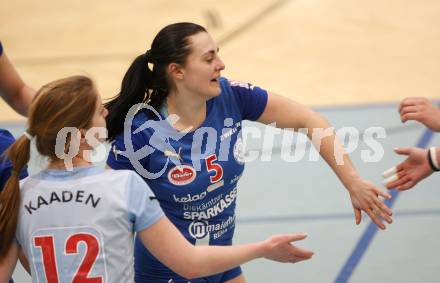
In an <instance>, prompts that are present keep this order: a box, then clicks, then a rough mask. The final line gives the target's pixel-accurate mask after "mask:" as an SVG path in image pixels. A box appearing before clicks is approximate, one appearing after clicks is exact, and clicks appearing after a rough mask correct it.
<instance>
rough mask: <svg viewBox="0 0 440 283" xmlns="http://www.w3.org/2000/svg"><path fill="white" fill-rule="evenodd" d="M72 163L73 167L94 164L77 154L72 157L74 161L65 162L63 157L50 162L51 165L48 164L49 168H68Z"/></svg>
mask: <svg viewBox="0 0 440 283" xmlns="http://www.w3.org/2000/svg"><path fill="white" fill-rule="evenodd" d="M70 164H71V165H72V167H73V168H75V167H83V166H90V165H92V163H91V162H89V161H87V160H85V159H83V158H82V157H80V156H75V157H73V158H72V163H70V162H65V161H64V160H62V159H57V160H52V161H50V162H49V165H47V169H62V170H68V169H69V168H68V167H69V165H70Z"/></svg>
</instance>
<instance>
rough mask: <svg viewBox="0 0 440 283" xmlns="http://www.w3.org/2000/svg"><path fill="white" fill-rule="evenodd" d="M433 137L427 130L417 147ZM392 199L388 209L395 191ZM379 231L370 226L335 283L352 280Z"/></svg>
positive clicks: (386, 202)
mask: <svg viewBox="0 0 440 283" xmlns="http://www.w3.org/2000/svg"><path fill="white" fill-rule="evenodd" d="M432 136H433V132H432V131H431V130H429V129H427V130H425V131H424V132H423V135H422V136H421V138H420V139H419V141H418V142H417V145H416V146H417V147H421V148H425V147H426V146H427V145H428V143H429V141H430V140H431V138H432ZM391 196H392V199H390V200H386V201H385V204H386V205H387V206H388V207H390V208H391V207H392V206H393V204H394V203H395V202H396V199H397V197H398V194H397V191H396V190H393V191H392V192H391ZM377 231H378V228H377V226H376V224H374V222H370V223H369V224H368V227H367V229H366V230H365V232H364V233H363V234H362V236H361V238H360V239H359V241H358V243H357V244H356V247H355V248H354V249H353V251H352V253H351V255H350V257H349V258H348V259H347V261H346V262H345V264H344V266H343V267H342V269H341V271H340V272H339V274H338V276H337V277H336V280H335V283H346V282H348V280H349V279H350V277H351V275H352V274H353V271H354V269H355V268H356V267H357V265H358V264H359V262H360V261H361V259H362V256H363V255H364V253H365V251H366V250H367V248H368V246H369V245H370V243H371V242H372V240H373V238H374V235H376V233H377Z"/></svg>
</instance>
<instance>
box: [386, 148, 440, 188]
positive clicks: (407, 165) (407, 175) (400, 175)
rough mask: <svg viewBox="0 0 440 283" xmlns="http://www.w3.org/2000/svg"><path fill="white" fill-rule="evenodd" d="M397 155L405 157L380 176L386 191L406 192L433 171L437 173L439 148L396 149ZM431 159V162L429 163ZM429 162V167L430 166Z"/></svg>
mask: <svg viewBox="0 0 440 283" xmlns="http://www.w3.org/2000/svg"><path fill="white" fill-rule="evenodd" d="M394 151H395V152H396V153H397V154H400V155H404V156H407V158H406V159H405V160H404V161H403V162H401V163H400V164H399V165H397V166H395V167H392V168H390V169H388V170H387V171H385V172H384V173H383V174H382V176H383V177H384V178H386V179H385V181H384V183H385V186H386V187H387V188H388V189H397V190H399V191H404V190H408V189H410V188H412V187H414V186H415V185H416V184H417V183H418V182H420V181H421V180H423V179H425V178H426V177H428V176H429V175H431V174H432V172H434V171H438V169H440V168H439V164H438V161H437V160H440V148H437V147H432V148H431V149H429V150H427V149H423V148H418V147H406V148H396V149H394ZM430 159H431V161H430ZM430 162H432V163H431V165H430Z"/></svg>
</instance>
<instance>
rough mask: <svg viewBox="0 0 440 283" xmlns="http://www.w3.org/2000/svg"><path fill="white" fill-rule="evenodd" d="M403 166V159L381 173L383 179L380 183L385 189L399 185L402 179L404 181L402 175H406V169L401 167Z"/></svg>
mask: <svg viewBox="0 0 440 283" xmlns="http://www.w3.org/2000/svg"><path fill="white" fill-rule="evenodd" d="M404 166H405V161H404V162H402V163H400V164H399V165H397V166H395V167H392V168H390V169H388V170H386V171H385V172H383V173H382V176H383V177H384V178H385V180H383V181H382V184H383V185H384V186H385V187H386V188H387V189H393V188H395V187H396V186H398V185H401V184H402V182H403V181H406V180H404V179H403V177H405V175H406V173H405V172H406V171H405V170H404V169H403V168H404Z"/></svg>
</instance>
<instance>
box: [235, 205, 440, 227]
mask: <svg viewBox="0 0 440 283" xmlns="http://www.w3.org/2000/svg"><path fill="white" fill-rule="evenodd" d="M393 215H394V216H395V217H399V218H402V217H421V216H439V215H440V209H423V210H414V209H412V210H401V211H394V212H393ZM340 219H354V215H353V213H327V214H304V215H275V216H266V217H261V216H255V217H240V218H237V223H238V224H273V223H276V222H292V221H325V220H331V221H333V220H340Z"/></svg>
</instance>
